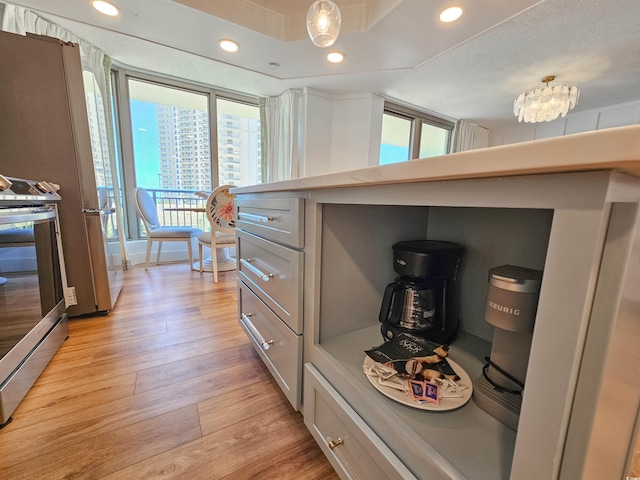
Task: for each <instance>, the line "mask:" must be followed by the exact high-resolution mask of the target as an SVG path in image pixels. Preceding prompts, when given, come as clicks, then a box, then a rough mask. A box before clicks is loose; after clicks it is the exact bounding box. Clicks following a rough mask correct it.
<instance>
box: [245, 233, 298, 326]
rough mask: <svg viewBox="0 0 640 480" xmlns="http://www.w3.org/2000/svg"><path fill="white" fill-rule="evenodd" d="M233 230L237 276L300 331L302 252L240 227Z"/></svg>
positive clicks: (286, 321) (283, 318)
mask: <svg viewBox="0 0 640 480" xmlns="http://www.w3.org/2000/svg"><path fill="white" fill-rule="evenodd" d="M236 234H237V235H236V238H237V258H238V275H239V278H241V279H242V280H243V281H244V282H245V283H246V284H247V285H249V286H251V289H252V290H253V291H254V292H255V293H256V295H258V296H259V297H260V298H261V299H262V301H263V302H264V303H266V304H267V305H268V306H269V307H270V308H271V310H273V311H274V312H275V313H276V314H277V315H278V316H279V317H280V318H281V319H282V320H283V321H284V322H285V323H286V324H287V325H289V327H291V329H292V330H293V331H294V332H295V333H297V334H301V333H302V278H303V276H302V274H303V269H302V266H303V263H304V257H303V253H302V252H299V251H297V250H293V249H291V248H286V247H283V246H282V245H278V244H277V243H273V242H270V241H268V240H265V239H263V238H260V237H256V236H255V235H251V234H249V233H247V232H243V231H240V230H236Z"/></svg>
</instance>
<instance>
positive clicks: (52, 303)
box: [0, 175, 68, 428]
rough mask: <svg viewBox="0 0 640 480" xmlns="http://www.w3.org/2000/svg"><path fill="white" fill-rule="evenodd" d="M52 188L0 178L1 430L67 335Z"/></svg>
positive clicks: (63, 285)
mask: <svg viewBox="0 0 640 480" xmlns="http://www.w3.org/2000/svg"><path fill="white" fill-rule="evenodd" d="M59 200H60V196H59V195H58V194H57V192H56V187H55V186H54V185H51V184H49V183H47V182H35V181H30V180H22V179H16V178H10V177H4V176H2V175H0V428H2V427H3V426H5V425H6V424H7V423H9V422H10V421H11V415H12V414H13V412H14V410H15V409H16V407H17V406H18V404H19V403H20V402H21V401H22V399H23V398H24V396H25V395H26V393H27V392H28V391H29V389H30V388H31V386H32V385H33V383H34V382H35V381H36V380H37V378H38V377H39V376H40V374H41V373H42V371H43V370H44V368H45V367H46V366H47V364H48V363H49V361H50V360H51V358H52V357H53V355H54V354H55V353H56V351H57V350H58V348H59V346H60V345H61V344H62V342H63V341H64V340H65V339H66V337H67V332H68V328H67V314H66V306H65V286H66V278H65V270H64V262H63V259H62V258H61V255H62V254H61V249H60V230H59V222H58V217H57V203H58V202H59Z"/></svg>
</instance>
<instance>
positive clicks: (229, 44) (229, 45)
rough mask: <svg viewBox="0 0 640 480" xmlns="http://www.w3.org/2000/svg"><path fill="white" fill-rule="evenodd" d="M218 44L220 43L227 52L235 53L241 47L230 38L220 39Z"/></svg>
mask: <svg viewBox="0 0 640 480" xmlns="http://www.w3.org/2000/svg"><path fill="white" fill-rule="evenodd" d="M218 45H220V48H221V49H223V50H224V51H225V52H229V53H235V52H237V51H238V49H239V48H240V47H239V45H238V44H237V43H236V42H234V41H233V40H228V39H223V40H220V41H219V42H218Z"/></svg>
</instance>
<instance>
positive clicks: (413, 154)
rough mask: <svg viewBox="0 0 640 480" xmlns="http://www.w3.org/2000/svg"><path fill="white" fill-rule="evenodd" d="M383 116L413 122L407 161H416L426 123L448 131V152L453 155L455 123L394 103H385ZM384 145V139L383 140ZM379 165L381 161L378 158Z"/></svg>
mask: <svg viewBox="0 0 640 480" xmlns="http://www.w3.org/2000/svg"><path fill="white" fill-rule="evenodd" d="M382 114H383V115H391V116H394V117H399V118H403V119H406V120H410V121H411V130H410V134H409V145H408V147H409V155H408V158H407V161H411V160H415V159H417V158H419V157H418V154H419V153H420V139H421V138H422V124H423V123H426V124H428V125H432V126H434V127H438V128H441V129H443V130H446V132H447V138H446V152H445V154H448V153H451V149H452V144H453V130H454V128H455V122H453V121H451V120H447V119H445V118H442V117H438V116H436V115H432V114H429V113H426V112H421V111H419V110H415V109H413V108H409V107H406V106H403V105H399V104H395V103H392V102H384V109H383V112H382ZM381 143H382V139H381ZM378 164H380V159H379V158H378Z"/></svg>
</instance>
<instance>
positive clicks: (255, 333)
mask: <svg viewBox="0 0 640 480" xmlns="http://www.w3.org/2000/svg"><path fill="white" fill-rule="evenodd" d="M251 316H253V313H241V314H240V318H242V321H243V322H244V324H245V325H246V326H247V328H248V329H249V330H251V334H252V335H253V336H254V337H255V339H256V341H257V342H258V343H259V344H260V345H262V349H263V350H269V349H270V348H271V346H272V345H275V343H276V342H275V341H273V340H265V339H264V337H263V336H262V335H260V332H259V331H258V329H257V328H256V326H255V325H254V324H253V323H252V322H251V320H249V317H251Z"/></svg>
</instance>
